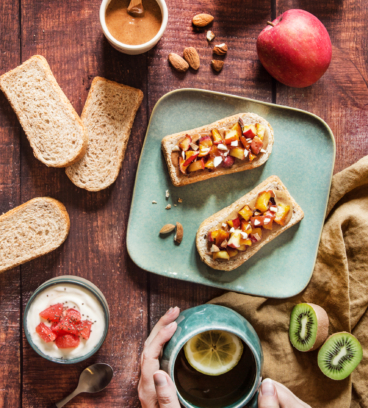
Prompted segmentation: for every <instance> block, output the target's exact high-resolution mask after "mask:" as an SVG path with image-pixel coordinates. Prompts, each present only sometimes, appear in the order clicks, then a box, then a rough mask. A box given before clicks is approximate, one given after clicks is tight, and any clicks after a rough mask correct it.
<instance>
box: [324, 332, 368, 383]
mask: <svg viewBox="0 0 368 408" xmlns="http://www.w3.org/2000/svg"><path fill="white" fill-rule="evenodd" d="M362 358H363V349H362V346H361V345H360V343H359V341H358V340H357V338H356V337H354V336H353V335H352V334H350V333H347V332H342V333H335V334H333V335H332V336H330V337H329V338H328V339H327V340H326V342H325V344H324V345H323V346H322V347H321V349H320V350H319V352H318V366H319V368H320V369H321V371H322V372H323V374H324V375H326V376H327V377H329V378H331V379H333V380H343V379H344V378H346V377H348V376H349V375H350V374H351V373H352V372H353V371H354V370H355V368H356V367H357V366H358V364H359V363H360V362H361V360H362Z"/></svg>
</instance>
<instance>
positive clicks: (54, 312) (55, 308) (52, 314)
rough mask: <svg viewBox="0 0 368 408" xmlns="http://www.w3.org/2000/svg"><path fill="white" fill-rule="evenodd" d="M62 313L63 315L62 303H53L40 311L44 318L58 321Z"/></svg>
mask: <svg viewBox="0 0 368 408" xmlns="http://www.w3.org/2000/svg"><path fill="white" fill-rule="evenodd" d="M62 315H63V305H62V303H57V304H55V305H52V306H50V307H48V308H47V309H45V310H44V311H42V312H41V313H40V316H41V317H42V318H43V319H46V320H50V322H58V321H59V320H60V319H61V317H62Z"/></svg>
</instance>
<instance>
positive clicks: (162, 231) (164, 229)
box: [160, 224, 175, 234]
mask: <svg viewBox="0 0 368 408" xmlns="http://www.w3.org/2000/svg"><path fill="white" fill-rule="evenodd" d="M174 229H175V225H173V224H166V225H164V226H163V227H162V228H161V229H160V234H168V233H169V232H171V231H174Z"/></svg>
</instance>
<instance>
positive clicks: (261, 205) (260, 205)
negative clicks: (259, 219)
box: [255, 190, 275, 213]
mask: <svg viewBox="0 0 368 408" xmlns="http://www.w3.org/2000/svg"><path fill="white" fill-rule="evenodd" d="M271 197H275V194H274V192H273V191H272V190H268V191H261V192H260V193H259V194H258V197H257V201H256V205H255V207H256V209H257V210H259V211H261V212H262V213H264V212H266V211H267V210H268V202H269V201H270V198H271Z"/></svg>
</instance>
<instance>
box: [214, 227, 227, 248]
mask: <svg viewBox="0 0 368 408" xmlns="http://www.w3.org/2000/svg"><path fill="white" fill-rule="evenodd" d="M229 235H230V234H229V233H228V232H226V231H224V230H222V229H221V230H219V233H218V234H217V236H216V238H215V244H216V246H218V247H220V245H221V244H222V243H223V242H224V241H225V239H226V240H227V239H228V238H229Z"/></svg>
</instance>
